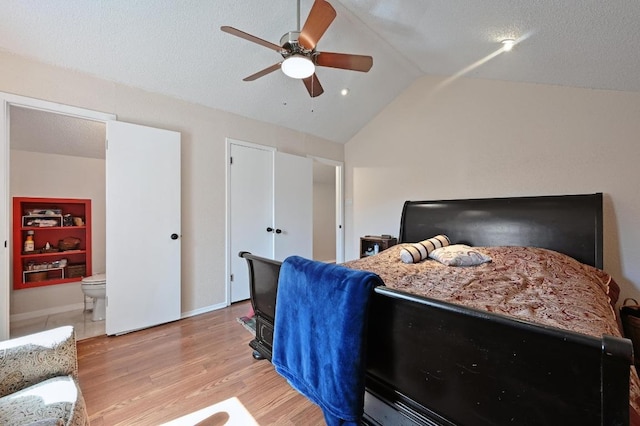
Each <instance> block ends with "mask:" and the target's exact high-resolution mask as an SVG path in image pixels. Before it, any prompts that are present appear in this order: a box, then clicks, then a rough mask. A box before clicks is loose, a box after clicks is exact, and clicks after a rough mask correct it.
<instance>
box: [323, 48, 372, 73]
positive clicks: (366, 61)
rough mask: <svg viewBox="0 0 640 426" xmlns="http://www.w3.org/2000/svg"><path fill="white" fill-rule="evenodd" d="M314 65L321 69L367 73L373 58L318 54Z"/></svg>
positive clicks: (329, 53) (345, 54)
mask: <svg viewBox="0 0 640 426" xmlns="http://www.w3.org/2000/svg"><path fill="white" fill-rule="evenodd" d="M315 63H316V65H318V66H321V67H331V68H340V69H343V70H352V71H361V72H367V71H369V70H370V69H371V67H372V66H373V58H372V57H371V56H364V55H350V54H347V53H332V52H320V53H319V54H318V55H316V57H315Z"/></svg>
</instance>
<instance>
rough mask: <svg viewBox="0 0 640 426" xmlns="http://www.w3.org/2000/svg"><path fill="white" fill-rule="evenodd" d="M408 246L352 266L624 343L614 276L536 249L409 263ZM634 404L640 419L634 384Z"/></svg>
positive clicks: (416, 289) (407, 286)
mask: <svg viewBox="0 0 640 426" xmlns="http://www.w3.org/2000/svg"><path fill="white" fill-rule="evenodd" d="M402 247H403V245H402V244H399V245H396V246H393V247H391V248H389V249H387V250H385V251H383V252H381V253H380V254H378V255H376V256H370V257H366V258H363V259H358V260H353V261H350V262H346V263H345V264H344V265H345V266H347V267H349V268H353V269H362V270H367V271H372V272H375V273H376V274H378V275H379V276H380V277H381V278H382V280H383V281H384V282H385V284H386V286H387V287H389V288H392V289H396V290H401V291H405V292H408V293H412V294H417V295H421V296H426V297H430V298H433V299H438V300H443V301H447V302H451V303H456V304H460V305H465V306H469V307H472V308H475V309H482V310H485V311H489V312H494V313H499V314H504V315H509V316H512V317H516V318H519V319H523V320H526V321H531V322H535V323H538V324H544V325H549V326H553V327H558V328H561V329H565V330H571V331H575V332H578V333H583V334H588V335H592V336H595V337H598V338H600V337H601V336H602V335H603V334H609V335H612V336H621V335H622V334H621V332H620V327H619V325H618V322H617V319H616V314H615V310H614V308H613V305H614V304H615V302H616V301H617V299H618V294H619V287H618V285H617V284H616V283H615V281H614V280H613V279H612V278H611V276H610V275H609V274H607V273H605V272H604V271H601V270H599V269H597V268H594V267H591V266H588V265H585V264H582V263H580V262H578V261H576V260H574V259H572V258H570V257H568V256H565V255H563V254H560V253H557V252H554V251H551V250H545V249H540V248H531V247H476V249H477V250H479V251H482V252H483V253H485V254H488V255H489V256H491V258H492V262H489V263H484V264H482V265H478V266H470V267H454V266H445V265H443V264H441V263H439V262H437V261H435V260H431V259H428V260H425V261H422V262H419V263H416V264H405V263H402V261H401V260H400V250H401V249H402ZM631 395H632V397H631V405H632V407H634V408H635V410H636V412H640V386H639V384H638V378H637V375H636V374H632V380H631Z"/></svg>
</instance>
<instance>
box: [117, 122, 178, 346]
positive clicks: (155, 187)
mask: <svg viewBox="0 0 640 426" xmlns="http://www.w3.org/2000/svg"><path fill="white" fill-rule="evenodd" d="M106 180H107V190H106V193H107V202H106V206H107V208H106V225H107V241H106V243H107V248H106V268H107V286H106V287H107V315H106V333H107V334H110V335H112V334H121V333H126V332H129V331H134V330H138V329H141V328H146V327H151V326H154V325H157V324H163V323H166V322H169V321H174V320H177V319H179V318H180V309H181V308H180V262H181V260H180V133H177V132H172V131H168V130H161V129H154V128H150V127H144V126H139V125H134V124H129V123H122V122H118V121H110V122H108V123H107V154H106Z"/></svg>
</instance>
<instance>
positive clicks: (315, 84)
mask: <svg viewBox="0 0 640 426" xmlns="http://www.w3.org/2000/svg"><path fill="white" fill-rule="evenodd" d="M302 81H303V82H304V85H305V87H306V88H307V92H309V95H310V96H311V97H312V98H315V97H316V96H320V95H322V94H323V93H324V89H323V88H322V85H321V84H320V81H318V76H317V75H315V74H313V75H312V76H311V77H307V78H303V79H302Z"/></svg>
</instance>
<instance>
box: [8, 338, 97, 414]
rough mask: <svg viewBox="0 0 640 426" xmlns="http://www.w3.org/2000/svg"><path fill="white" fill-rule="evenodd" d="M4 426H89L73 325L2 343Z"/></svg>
mask: <svg viewBox="0 0 640 426" xmlns="http://www.w3.org/2000/svg"><path fill="white" fill-rule="evenodd" d="M0 424H1V425H6V426H18V425H34V426H35V425H37V426H49V425H51V426H53V425H56V426H58V425H65V426H66V425H69V426H82V425H88V424H89V417H88V415H87V410H86V406H85V402H84V398H83V397H82V393H81V391H80V387H79V386H78V361H77V354H76V339H75V333H74V330H73V327H71V326H66V327H59V328H55V329H53V330H48V331H44V332H41V333H35V334H31V335H28V336H25V337H19V338H16V339H10V340H5V341H3V342H0Z"/></svg>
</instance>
